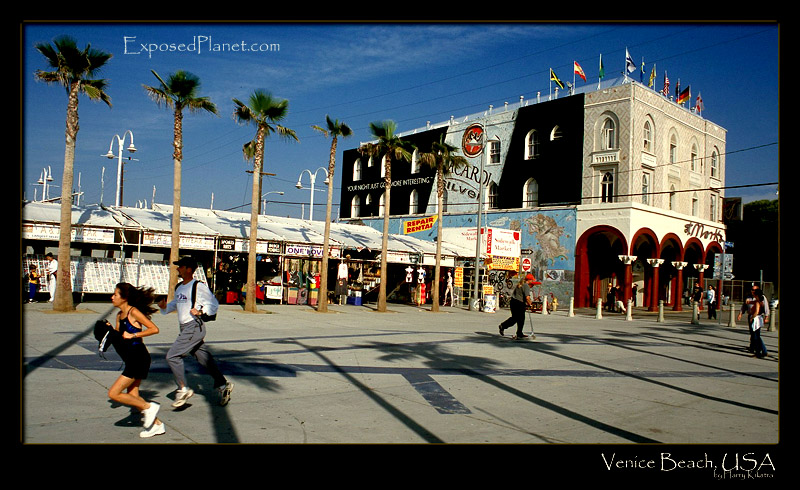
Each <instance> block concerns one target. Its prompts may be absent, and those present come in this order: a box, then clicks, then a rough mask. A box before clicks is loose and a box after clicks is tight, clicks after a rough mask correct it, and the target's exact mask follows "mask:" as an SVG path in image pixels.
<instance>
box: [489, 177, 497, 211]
mask: <svg viewBox="0 0 800 490" xmlns="http://www.w3.org/2000/svg"><path fill="white" fill-rule="evenodd" d="M486 191H487V193H486V197H487V199H486V205H487V206H488V208H489V209H497V208H498V207H499V206H498V204H497V184H496V183H494V182H491V183H489V188H488V189H487V190H486Z"/></svg>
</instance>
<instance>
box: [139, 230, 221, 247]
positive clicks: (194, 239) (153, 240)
mask: <svg viewBox="0 0 800 490" xmlns="http://www.w3.org/2000/svg"><path fill="white" fill-rule="evenodd" d="M215 244H216V239H215V237H213V236H200V235H181V236H180V248H191V249H193V250H214V245H215ZM142 245H145V246H150V247H171V246H172V235H170V234H169V233H153V232H151V231H146V232H144V233H143V234H142Z"/></svg>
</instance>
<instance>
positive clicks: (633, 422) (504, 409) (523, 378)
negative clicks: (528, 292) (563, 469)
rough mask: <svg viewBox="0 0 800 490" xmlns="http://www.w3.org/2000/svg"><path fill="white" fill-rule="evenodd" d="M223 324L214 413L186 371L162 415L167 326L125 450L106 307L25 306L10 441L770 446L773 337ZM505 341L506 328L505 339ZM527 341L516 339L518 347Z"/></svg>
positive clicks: (405, 310) (594, 326) (236, 311)
mask: <svg viewBox="0 0 800 490" xmlns="http://www.w3.org/2000/svg"><path fill="white" fill-rule="evenodd" d="M259 309H260V311H259V313H244V312H242V311H241V308H240V307H238V306H234V305H224V306H222V307H221V309H220V312H219V315H218V321H216V322H213V323H210V324H209V327H208V329H209V333H208V336H207V337H206V341H207V342H208V344H209V346H210V348H211V351H212V352H213V353H214V355H215V357H216V358H217V361H218V363H219V365H220V367H221V369H222V371H223V372H224V373H225V374H226V376H228V378H229V380H230V381H232V382H233V383H234V384H235V388H234V390H233V396H232V399H231V402H230V404H229V405H227V406H226V407H220V406H219V405H218V404H217V395H216V393H214V391H213V389H212V386H211V378H210V377H209V376H206V375H205V374H203V373H202V372H201V370H200V369H201V368H199V366H198V365H197V363H196V362H195V361H194V360H193V359H189V360H187V371H188V373H189V376H188V378H189V382H190V384H191V385H192V387H193V388H194V389H195V396H194V397H193V398H191V399H190V401H189V403H188V404H187V405H186V406H184V407H182V408H181V409H179V410H174V409H172V408H171V406H170V405H171V403H172V401H173V397H174V391H175V384H174V382H173V380H172V376H171V374H170V372H169V369H168V367H167V364H166V361H165V360H164V355H165V354H166V352H167V349H168V348H169V346H170V344H171V342H172V341H173V340H174V338H175V336H176V332H177V319H176V315H175V314H170V315H160V314H156V315H155V316H154V321H155V322H156V324H157V325H158V326H159V328H160V329H161V333H160V334H159V335H157V336H154V337H149V338H148V339H147V341H146V342H147V345H148V348H149V349H150V352H151V354H152V356H153V365H152V367H151V371H150V377H149V378H148V379H147V380H146V381H144V382H143V384H142V394H143V396H144V397H145V398H146V399H150V400H153V401H156V402H159V403H160V404H161V406H162V408H161V411H160V413H159V417H160V418H161V420H162V421H163V422H164V423H165V424H166V427H167V432H166V434H164V435H160V436H157V437H154V438H152V439H140V438H139V432H140V430H141V418H140V415H139V414H138V413H134V411H132V410H131V409H130V408H129V407H126V406H120V405H117V404H114V403H112V402H110V400H108V398H107V395H106V391H107V389H108V387H109V386H110V385H111V384H112V383H113V382H114V380H115V379H116V378H117V376H118V375H119V374H120V372H121V370H120V368H121V362H120V361H119V358H118V357H116V354H115V353H114V352H113V349H111V350H110V351H109V352H108V353H107V358H108V359H107V360H106V359H102V358H101V357H100V356H98V354H97V342H96V341H95V340H94V338H93V336H92V333H91V329H92V325H93V324H94V322H95V320H97V319H98V318H101V317H106V316H109V317H110V316H111V315H113V313H114V311H113V310H112V309H111V306H110V303H82V304H79V305H77V311H76V312H73V313H54V312H52V307H51V305H50V304H48V303H37V304H27V305H22V310H23V316H22V321H21V327H22V330H21V333H22V343H21V344H22V349H21V350H22V355H23V359H22V363H23V364H22V373H21V375H22V388H23V391H22V407H21V409H22V415H23V417H22V424H21V435H20V438H21V441H22V442H24V443H27V444H51V443H55V444H60V443H65V444H74V443H87V444H98V443H125V444H139V443H142V444H164V443H172V444H175V443H203V444H211V443H247V444H260V443H264V444H303V443H311V444H327V443H411V444H419V443H460V444H473V443H475V444H481V443H495V444H507V443H527V444H546V443H556V444H631V443H634V444H636V443H667V444H774V443H777V442H778V441H779V428H778V422H779V417H778V404H779V397H778V393H779V351H778V339H779V335H778V332H764V333H763V335H762V336H763V338H764V341H765V343H766V344H767V348H768V349H769V351H770V357H769V358H766V359H757V358H752V357H750V356H749V355H748V353H747V352H745V351H744V348H745V347H746V346H747V344H748V330H747V327H746V325H745V324H744V322H739V325H737V326H736V327H735V328H731V327H728V326H727V313H726V314H725V315H726V316H725V318H724V319H723V321H722V325H719V324H718V322H717V321H709V320H706V319H704V316H705V313H703V315H701V318H700V324H699V325H694V324H692V323H691V321H690V320H691V314H690V313H688V312H684V313H672V312H668V313H667V314H666V321H665V322H664V323H659V322H657V321H656V315H655V314H648V313H645V312H643V311H638V310H637V312H635V313H634V315H633V321H626V319H625V316H624V315H620V314H609V313H604V318H603V319H600V320H598V319H595V318H594V310H580V311H578V313H577V315H576V316H574V317H568V316H567V314H566V312H564V311H559V312H555V313H553V314H550V315H541V314H531V315H530V317H529V318H530V319H532V320H533V324H534V329H535V332H536V340H535V341H530V340H528V341H514V340H511V339H510V338H509V335H510V334H511V333H513V331H507V333H506V337H502V338H501V337H500V336H499V335H498V332H497V325H498V324H499V323H500V322H501V321H502V320H504V319H505V318H507V316H508V310H500V311H498V312H497V313H493V314H492V313H479V312H470V311H467V310H464V309H459V308H449V307H445V308H442V310H441V312H439V313H432V312H430V311H428V310H429V307H426V308H417V307H413V306H405V305H395V304H390V306H389V309H390V311H389V312H387V313H378V312H376V311H374V307H373V306H369V305H368V306H351V305H347V306H338V305H335V306H331V307H330V312H329V313H318V312H316V311H315V310H314V309H312V308H310V307H306V306H294V305H292V306H290V305H259ZM512 330H513V329H512ZM529 331H530V323H527V324H526V327H525V332H526V333H528V332H529Z"/></svg>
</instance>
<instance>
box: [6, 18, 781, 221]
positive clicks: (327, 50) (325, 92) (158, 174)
mask: <svg viewBox="0 0 800 490" xmlns="http://www.w3.org/2000/svg"><path fill="white" fill-rule="evenodd" d="M22 34H23V37H22V55H23V60H22V61H23V65H22V75H21V83H22V89H23V93H22V97H23V107H22V110H23V114H22V116H23V118H22V119H23V121H22V122H23V141H22V144H23V148H22V150H23V162H22V163H23V175H22V183H21V184H22V190H23V192H24V195H25V197H26V198H27V199H33V197H34V192H36V193H37V197H41V193H42V187H41V186H37V185H36V181H37V180H38V179H39V176H40V174H41V173H42V170H43V169H44V168H47V167H49V168H50V169H51V171H52V175H53V178H54V183H55V184H57V185H59V186H60V183H61V180H62V178H61V176H62V172H63V162H64V126H65V114H66V103H67V100H66V93H65V91H64V90H63V89H61V88H59V87H56V86H51V85H47V84H44V83H41V82H37V81H35V79H34V75H33V74H34V72H35V71H36V70H37V69H47V65H46V64H45V62H44V58H43V57H42V56H41V54H39V53H38V52H37V51H36V50H35V49H34V45H35V44H36V43H39V42H48V43H50V42H52V40H53V39H54V38H55V37H56V36H58V35H62V34H67V35H70V36H72V37H74V38H75V39H76V40H77V42H78V46H79V47H83V46H85V45H86V44H87V43H91V45H92V46H93V47H94V48H98V49H101V50H104V51H106V52H109V53H112V54H113V58H112V59H111V60H110V62H109V63H108V64H107V67H106V68H105V69H104V70H103V72H102V73H101V77H102V78H105V79H107V80H108V81H109V82H110V86H109V88H108V90H107V92H108V94H109V95H110V96H111V99H112V103H113V108H110V109H109V108H108V107H107V106H106V105H105V104H103V103H98V102H92V101H90V100H89V99H87V98H85V97H83V98H81V101H80V106H79V115H80V132H79V133H78V140H77V149H76V156H75V185H76V187H77V182H78V175H79V174H80V179H81V190H82V191H83V192H84V197H83V200H82V202H84V203H97V202H100V199H101V174H102V173H103V168H105V173H104V176H103V178H102V181H103V182H104V184H103V186H102V189H103V190H102V192H103V198H102V202H103V203H104V204H113V203H114V193H115V187H116V173H117V165H116V159H115V160H109V159H107V158H104V157H102V156H101V155H104V154H105V153H106V152H107V151H108V148H109V144H110V143H111V141H112V138H113V137H114V136H115V135H120V136H121V135H122V134H123V133H124V132H126V131H128V130H129V131H131V132H132V133H133V135H134V144H135V146H136V148H137V150H138V151H137V152H136V153H135V154H134V155H133V157H134V158H136V159H138V161H135V162H131V163H127V164H126V165H125V192H124V204H125V205H129V206H133V205H136V203H137V201H141V202H144V201H146V202H147V203H148V205H149V204H150V202H151V200H152V197H153V191H154V188H155V201H156V202H158V203H164V204H171V203H172V166H173V165H172V122H173V115H172V112H171V111H170V110H169V109H167V108H164V107H159V106H157V105H156V104H155V103H154V102H153V101H152V100H150V98H149V97H148V96H147V95H146V93H145V91H144V89H143V85H156V84H157V80H156V79H155V77H154V76H153V74H152V73H151V70H155V71H156V72H158V73H159V74H160V75H161V76H162V77H163V78H166V77H167V76H168V75H169V74H170V73H173V72H175V71H177V70H186V71H189V72H192V73H194V74H195V75H197V76H198V77H200V80H201V82H202V86H201V91H200V93H201V95H205V96H208V97H210V98H211V100H212V101H213V102H214V103H215V104H216V105H217V107H218V110H219V115H218V116H214V115H211V114H205V113H203V114H201V113H197V114H193V113H187V114H186V115H185V117H184V125H183V129H184V133H183V143H184V159H183V177H182V186H183V192H182V203H183V205H185V206H194V207H204V208H208V207H210V206H211V205H212V194H213V207H214V209H233V210H238V211H242V212H249V210H250V208H249V203H250V197H251V194H250V191H251V182H252V181H251V174H249V173H247V172H246V171H247V170H248V169H250V170H252V164H251V163H247V162H245V161H244V159H243V158H242V152H241V148H242V145H243V144H244V143H245V142H247V141H249V140H251V139H252V138H253V136H254V134H255V128H254V127H253V126H242V125H239V124H237V123H236V122H235V121H234V120H233V118H232V113H233V108H234V104H233V102H232V100H231V99H232V98H238V99H240V100H246V99H247V97H249V95H250V94H252V93H253V91H254V90H256V89H264V90H267V91H269V92H271V93H272V94H273V95H274V96H276V97H280V98H284V99H287V100H288V101H289V116H288V117H287V119H285V120H284V121H283V125H285V126H287V127H289V128H291V129H294V130H295V131H296V132H297V135H298V137H299V139H300V142H299V143H297V142H288V141H284V140H282V139H280V138H277V137H271V138H270V139H269V140H268V141H267V147H266V157H265V168H264V171H265V172H270V173H274V174H276V175H275V176H268V177H265V179H264V185H263V190H264V192H268V191H283V192H284V195H283V196H279V195H276V194H270V195H267V199H269V200H270V201H273V202H269V203H268V204H267V212H268V213H270V214H277V215H281V216H292V217H300V215H301V212H303V211H304V213H305V216H306V217H307V216H308V207H309V206H308V202H309V196H310V191H309V190H307V189H304V190H298V189H296V188H295V184H296V183H297V180H298V177H300V175H301V173H303V171H304V170H306V169H307V170H310V171H311V172H315V171H316V170H317V169H318V168H319V167H322V166H327V161H328V153H329V149H330V139H326V138H324V137H323V136H322V135H321V134H320V133H318V132H316V131H314V130H313V129H311V126H312V125H324V121H325V116H326V114H329V115H330V116H331V117H332V118H335V119H339V120H340V121H343V122H345V123H347V124H348V125H349V126H350V127H351V128H352V129H353V131H354V134H353V136H352V137H350V138H347V139H343V140H340V142H339V151H338V152H337V163H338V164H340V163H341V154H342V150H344V149H349V148H354V147H356V146H358V144H359V143H360V142H364V141H368V140H370V139H371V138H370V134H369V129H368V128H369V123H370V122H372V121H380V120H385V119H391V120H394V121H395V122H396V123H397V125H398V130H399V131H401V132H402V131H409V130H412V129H415V128H420V127H423V126H425V124H426V122H427V121H430V122H431V123H437V122H441V121H445V120H447V119H449V118H450V116H451V115H453V116H456V117H459V116H462V117H463V116H466V115H468V114H473V113H476V112H480V111H483V110H485V109H486V108H488V107H489V106H490V105H493V106H495V107H501V106H502V105H503V103H504V102H509V103H515V102H518V101H519V97H520V96H524V97H525V98H535V97H536V94H537V92H541V93H542V95H543V96H546V95H547V94H548V93H549V90H550V83H549V70H550V68H552V69H553V70H555V72H556V73H557V74H558V76H559V77H560V78H561V79H562V80H564V81H572V66H573V65H572V64H573V61H577V62H578V63H580V65H581V66H582V67H583V70H584V72H585V73H586V76H587V82H583V81H582V80H580V79H578V80H577V85H578V86H582V85H584V83H585V84H596V83H597V76H598V65H599V58H600V55H601V54H602V58H603V64H604V66H605V72H606V78H610V77H613V76H616V75H618V74H620V73H621V72H622V70H623V68H624V59H625V51H626V49H627V50H628V52H629V53H630V54H631V56H632V58H633V59H634V60H635V62H636V64H637V65H639V64H641V62H642V59H644V62H645V70H646V72H647V73H648V74H649V73H650V70H651V68H652V66H653V64H654V63H655V65H656V71H657V74H658V76H657V81H656V84H657V85H658V86H659V87H660V84H661V83H662V82H663V75H664V71H665V70H666V72H667V74H668V75H669V78H670V81H671V84H672V85H671V91H672V92H673V93H674V87H675V84H676V82H677V80H678V79H680V82H681V86H682V87H686V86H687V85H690V86H691V91H692V98H693V99H694V98H695V97H696V95H697V93H698V92H699V93H700V94H702V98H703V103H704V105H705V110H704V111H703V117H705V118H706V119H708V120H710V121H712V122H714V123H716V124H718V125H720V126H722V127H723V128H725V129H726V130H727V151H728V155H727V180H726V182H725V184H726V185H727V186H744V185H751V184H763V183H771V182H777V181H778V155H779V152H778V129H779V126H778V107H779V69H780V60H779V24H777V23H761V22H759V23H741V24H733V23H681V24H676V23H629V22H623V23H543V24H539V23H496V24H483V23H469V22H460V23H404V24H390V23H275V24H268V23H263V24H244V23H218V24H198V23H142V24H129V23H104V24H100V23H84V24H80V23H62V24H56V23H40V24H37V23H29V24H23V29H22ZM242 43H244V44H246V45H248V46H254V45H255V46H267V45H271V44H278V45H280V49H279V50H264V51H261V52H258V51H250V52H241V51H237V52H233V51H226V52H219V51H211V50H210V49H212V48H214V47H216V46H219V45H222V44H238V45H241V44H242ZM142 44H144V45H155V46H157V47H156V48H155V49H152V50H151V51H145V50H143V49H142ZM180 44H185V45H192V44H194V46H195V47H198V48H199V50H193V51H190V52H187V51H182V52H178V51H168V50H167V49H166V46H169V45H176V46H177V45H180ZM129 142H130V136H126V143H125V144H126V146H127V144H128V143H129ZM113 151H114V153H116V152H117V144H116V143H114V145H113ZM125 154H127V152H125ZM317 175H318V179H317V181H316V188H317V189H318V190H320V189H324V185H322V184H321V182H322V180H324V176H323V172H322V171H320V172H319V173H317ZM340 177H341V172H340V171H337V174H336V179H335V192H334V204H336V205H338V202H339V189H340V183H341V178H340ZM302 182H303V184H304V187H306V188H307V187H308V186H309V183H310V180H309V176H308V174H307V173H305V174H303V177H302ZM776 190H777V188H776V186H757V187H749V188H741V189H730V190H728V191H726V195H727V196H729V197H731V196H741V197H742V198H743V200H744V201H745V202H748V201H752V200H754V199H764V198H765V199H775V198H777V196H776ZM59 193H60V187H58V188H57V189H53V190H51V195H58V194H59ZM274 201H280V202H274ZM314 202H315V204H316V205H315V212H314V218H315V219H316V220H319V219H322V218H323V217H324V205H323V203H324V202H325V193H324V191H319V192H317V193H316V198H315V200H314ZM303 203H305V206H302V205H301V204H303ZM335 215H336V208H334V216H335Z"/></svg>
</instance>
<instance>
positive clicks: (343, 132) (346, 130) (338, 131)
mask: <svg viewBox="0 0 800 490" xmlns="http://www.w3.org/2000/svg"><path fill="white" fill-rule="evenodd" d="M325 123H326V124H327V127H325V128H322V127H320V126H312V128H314V129H316V130H317V131H319V132H321V133H322V134H324V135H325V137H328V135H330V136H331V137H332V140H331V153H330V157H329V159H328V205H327V208H326V209H325V238H323V242H322V270H321V271H320V281H319V293H318V294H319V296H318V297H317V311H320V312H323V313H324V312H327V311H328V249H329V248H330V235H331V203H332V202H333V172H334V167H335V166H336V144H337V142H338V138H339V136H341V137H343V138H347V137H348V136H350V135H352V134H353V130H352V129H350V126H348V125H347V124H345V123H343V122H339V120H338V119H336V120H331V118H330V116H328V115H326V116H325Z"/></svg>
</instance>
